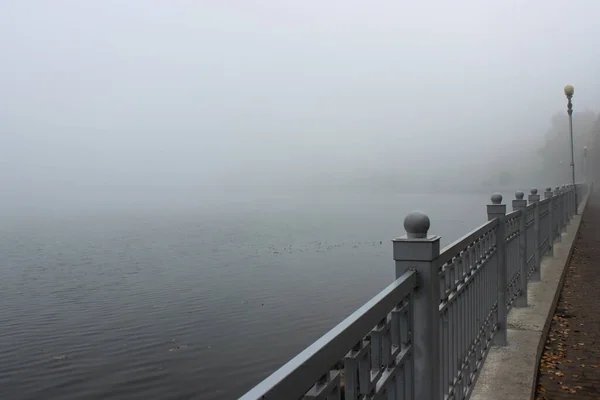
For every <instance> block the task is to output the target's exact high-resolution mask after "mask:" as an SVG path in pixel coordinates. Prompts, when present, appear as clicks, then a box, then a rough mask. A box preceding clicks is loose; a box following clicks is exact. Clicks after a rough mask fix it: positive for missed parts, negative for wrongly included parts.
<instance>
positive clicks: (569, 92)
mask: <svg viewBox="0 0 600 400" xmlns="http://www.w3.org/2000/svg"><path fill="white" fill-rule="evenodd" d="M574 93H575V88H573V85H567V86H565V96H567V100H568V102H567V113H568V114H569V132H570V134H571V174H572V175H571V178H572V182H571V183H573V186H575V151H574V149H573V103H571V99H572V98H573V94H574ZM575 204H579V203H578V202H577V191H575Z"/></svg>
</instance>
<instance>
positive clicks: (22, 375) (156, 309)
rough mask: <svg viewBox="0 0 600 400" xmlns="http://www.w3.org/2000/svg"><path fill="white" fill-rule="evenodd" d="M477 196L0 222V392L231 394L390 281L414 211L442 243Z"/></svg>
mask: <svg viewBox="0 0 600 400" xmlns="http://www.w3.org/2000/svg"><path fill="white" fill-rule="evenodd" d="M488 198H489V195H488V194H481V195H473V194H469V195H390V194H385V195H382V194H379V195H377V194H369V195H356V194H347V193H344V194H331V193H329V194H327V195H321V196H317V197H315V196H278V197H270V198H249V199H246V200H235V201H226V202H220V203H216V202H215V203H210V204H204V205H202V206H199V207H197V208H195V209H193V210H191V209H186V210H185V211H183V210H166V209H165V210H161V211H155V212H145V211H138V212H127V213H125V212H119V213H117V212H114V213H103V214H92V213H87V214H85V215H84V214H79V215H71V216H67V215H63V214H62V213H61V214H60V215H59V214H53V215H52V216H49V215H46V216H44V217H31V216H30V217H14V216H12V217H2V224H0V294H1V296H2V297H1V298H2V306H1V307H0V361H1V362H0V393H1V395H0V398H2V399H3V400H4V399H6V400H9V399H36V400H38V399H39V400H54V399H56V400H59V399H60V400H68V399H108V398H110V399H128V400H129V399H132V400H133V399H207V400H212V399H234V398H236V397H237V396H239V395H241V394H242V393H243V392H244V391H245V390H247V389H249V388H250V387H251V386H253V384H255V383H257V382H258V381H259V380H260V379H262V378H263V377H265V376H266V375H268V374H269V373H270V372H272V371H273V370H274V369H276V368H277V367H278V366H280V365H281V364H282V363H283V362H285V361H287V360H288V359H289V358H291V357H292V356H294V355H295V354H296V353H297V352H298V351H300V350H302V349H303V348H304V347H306V346H307V345H309V344H310V343H311V342H312V341H313V340H315V339H317V338H318V337H319V336H321V335H322V334H323V333H325V332H326V331H327V330H328V329H330V328H331V327H333V326H334V325H335V324H336V323H338V322H339V321H340V320H342V319H343V318H344V317H346V316H347V315H348V314H349V313H350V312H352V311H353V310H354V309H355V308H356V307H358V306H360V305H361V304H362V303H363V302H365V301H366V300H368V299H369V298H370V297H372V296H373V295H375V294H376V293H377V291H378V290H379V289H381V288H383V287H384V286H386V285H387V284H389V283H390V282H391V281H392V280H393V278H394V267H393V261H392V248H391V239H392V238H394V237H397V236H400V235H402V234H404V230H403V227H402V221H403V218H404V216H405V214H406V213H407V212H409V211H411V210H413V209H420V210H423V211H425V212H427V213H428V215H429V216H430V218H431V221H432V226H431V229H430V232H431V233H434V234H438V235H441V236H442V242H443V243H442V244H443V245H445V244H448V243H450V241H452V240H455V239H457V238H458V237H460V236H462V235H463V234H465V233H467V231H469V230H471V229H473V228H475V227H476V226H477V225H479V224H481V223H483V222H485V220H486V214H485V204H487V203H488Z"/></svg>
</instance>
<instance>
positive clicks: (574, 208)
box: [571, 184, 581, 215]
mask: <svg viewBox="0 0 600 400" xmlns="http://www.w3.org/2000/svg"><path fill="white" fill-rule="evenodd" d="M580 197H581V196H578V195H577V185H576V184H574V185H571V198H572V199H573V200H572V203H571V215H577V199H579V198H580Z"/></svg>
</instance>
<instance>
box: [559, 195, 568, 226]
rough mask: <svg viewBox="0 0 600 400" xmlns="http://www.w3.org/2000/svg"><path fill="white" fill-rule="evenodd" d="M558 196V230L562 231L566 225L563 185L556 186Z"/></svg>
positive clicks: (565, 203) (565, 202)
mask: <svg viewBox="0 0 600 400" xmlns="http://www.w3.org/2000/svg"><path fill="white" fill-rule="evenodd" d="M558 193H559V195H558V198H559V199H560V203H559V204H560V231H561V232H562V231H563V230H564V229H565V228H566V226H567V221H568V220H567V201H566V198H565V197H566V196H565V188H564V185H563V186H559V187H558Z"/></svg>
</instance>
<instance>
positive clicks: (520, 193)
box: [515, 190, 525, 200]
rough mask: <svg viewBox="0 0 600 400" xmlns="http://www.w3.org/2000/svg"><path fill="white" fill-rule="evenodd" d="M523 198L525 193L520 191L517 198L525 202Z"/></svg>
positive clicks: (516, 194)
mask: <svg viewBox="0 0 600 400" xmlns="http://www.w3.org/2000/svg"><path fill="white" fill-rule="evenodd" d="M523 197H525V193H523V192H521V191H520V190H519V191H518V192H516V193H515V198H516V199H517V200H523Z"/></svg>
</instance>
